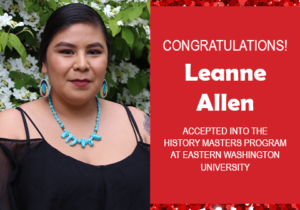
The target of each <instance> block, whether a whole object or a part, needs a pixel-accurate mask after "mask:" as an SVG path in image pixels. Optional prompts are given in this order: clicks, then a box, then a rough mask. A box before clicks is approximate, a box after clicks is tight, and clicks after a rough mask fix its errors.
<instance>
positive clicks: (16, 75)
mask: <svg viewBox="0 0 300 210" xmlns="http://www.w3.org/2000/svg"><path fill="white" fill-rule="evenodd" d="M9 77H10V78H12V79H14V78H20V77H21V74H20V73H19V72H17V71H9Z"/></svg>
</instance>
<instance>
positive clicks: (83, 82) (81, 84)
mask: <svg viewBox="0 0 300 210" xmlns="http://www.w3.org/2000/svg"><path fill="white" fill-rule="evenodd" d="M71 82H72V83H73V84H74V85H76V86H79V87H84V86H86V85H88V84H89V83H90V80H87V79H84V80H79V79H74V80H71Z"/></svg>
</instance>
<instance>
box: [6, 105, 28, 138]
mask: <svg viewBox="0 0 300 210" xmlns="http://www.w3.org/2000/svg"><path fill="white" fill-rule="evenodd" d="M25 136H26V135H25V130H24V125H23V121H22V117H21V113H20V112H19V111H18V110H16V109H7V110H4V111H2V112H0V138H7V139H24V138H25Z"/></svg>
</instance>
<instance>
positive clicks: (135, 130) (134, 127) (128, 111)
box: [124, 106, 144, 143]
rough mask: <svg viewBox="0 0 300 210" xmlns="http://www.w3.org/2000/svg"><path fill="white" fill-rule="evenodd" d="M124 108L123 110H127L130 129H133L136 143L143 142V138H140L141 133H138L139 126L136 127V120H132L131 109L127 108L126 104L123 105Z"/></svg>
mask: <svg viewBox="0 0 300 210" xmlns="http://www.w3.org/2000/svg"><path fill="white" fill-rule="evenodd" d="M124 108H125V110H126V112H127V115H128V118H129V121H130V123H131V126H132V129H133V131H134V135H135V138H136V141H137V142H138V143H139V142H142V143H144V142H143V138H142V136H141V134H140V131H139V128H138V126H137V124H136V122H135V120H134V118H133V115H132V113H131V111H130V110H129V108H128V107H127V106H124ZM136 133H137V134H138V135H139V138H140V141H139V140H138V138H137V135H136Z"/></svg>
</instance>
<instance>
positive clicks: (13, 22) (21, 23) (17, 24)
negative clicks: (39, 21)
mask: <svg viewBox="0 0 300 210" xmlns="http://www.w3.org/2000/svg"><path fill="white" fill-rule="evenodd" d="M11 24H12V28H16V27H18V26H24V23H23V22H19V23H17V22H15V21H11Z"/></svg>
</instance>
